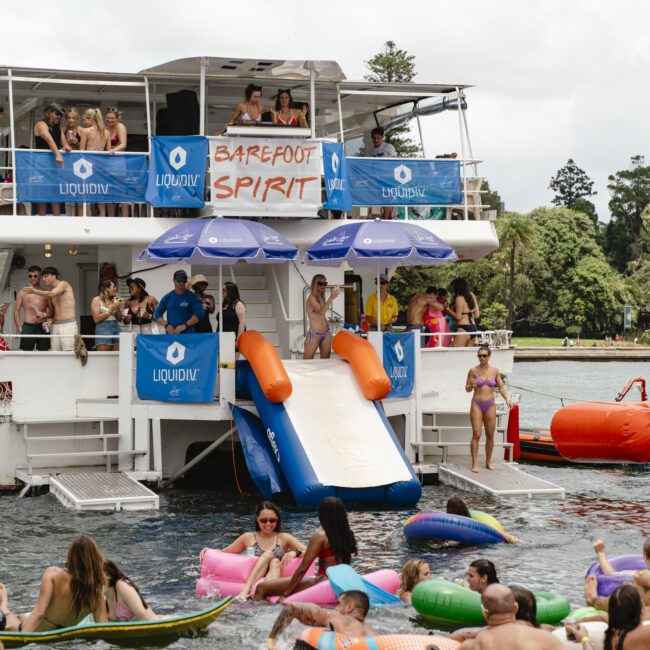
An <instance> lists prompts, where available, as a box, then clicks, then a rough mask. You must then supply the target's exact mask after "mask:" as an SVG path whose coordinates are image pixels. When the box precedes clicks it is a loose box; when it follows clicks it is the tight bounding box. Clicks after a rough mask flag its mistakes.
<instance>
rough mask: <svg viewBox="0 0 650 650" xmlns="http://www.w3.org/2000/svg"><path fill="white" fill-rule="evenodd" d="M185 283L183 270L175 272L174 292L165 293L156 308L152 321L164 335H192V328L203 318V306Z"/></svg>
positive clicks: (186, 278) (186, 279)
mask: <svg viewBox="0 0 650 650" xmlns="http://www.w3.org/2000/svg"><path fill="white" fill-rule="evenodd" d="M187 283H188V277H187V273H186V272H185V271H183V269H179V270H178V271H176V273H174V290H173V291H170V292H169V293H166V294H165V295H164V296H163V297H162V300H161V301H160V302H159V303H158V306H157V307H156V311H155V312H154V315H153V317H154V320H155V321H156V322H157V323H158V324H159V325H162V327H164V328H165V333H166V334H193V333H194V326H195V325H196V324H197V323H198V322H199V321H200V320H201V318H203V304H202V303H201V301H200V300H199V297H198V296H197V295H196V294H195V293H194V292H192V291H190V290H189V289H188V288H187ZM165 312H166V313H167V319H166V320H165V318H163V314H164V313H165Z"/></svg>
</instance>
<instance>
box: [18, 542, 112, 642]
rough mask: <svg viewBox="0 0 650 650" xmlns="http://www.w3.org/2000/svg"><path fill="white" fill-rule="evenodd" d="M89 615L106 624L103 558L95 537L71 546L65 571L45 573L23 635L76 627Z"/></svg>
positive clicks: (53, 570) (49, 570)
mask: <svg viewBox="0 0 650 650" xmlns="http://www.w3.org/2000/svg"><path fill="white" fill-rule="evenodd" d="M88 614H92V615H93V618H94V620H95V622H96V623H104V622H105V621H106V620H107V614H106V598H104V558H103V557H102V554H101V552H100V551H99V548H97V544H95V540H93V538H92V537H89V536H88V535H79V536H78V537H76V538H75V539H74V540H73V542H72V544H70V548H69V549H68V556H67V559H66V563H65V569H61V568H59V567H54V566H51V567H48V568H47V569H45V572H44V573H43V579H42V580H41V588H40V591H39V593H38V599H37V600H36V604H35V605H34V609H33V610H32V613H31V614H30V615H29V618H28V619H27V620H26V621H25V623H23V625H22V632H47V631H49V630H60V629H61V628H64V627H71V626H73V625H77V624H78V623H79V622H80V621H81V620H82V619H84V618H86V616H88Z"/></svg>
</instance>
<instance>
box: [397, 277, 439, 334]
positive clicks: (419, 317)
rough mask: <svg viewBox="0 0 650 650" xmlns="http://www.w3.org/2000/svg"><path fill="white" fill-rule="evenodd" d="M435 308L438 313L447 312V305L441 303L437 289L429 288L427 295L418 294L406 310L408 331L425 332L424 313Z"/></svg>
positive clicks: (410, 301)
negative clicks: (430, 308)
mask: <svg viewBox="0 0 650 650" xmlns="http://www.w3.org/2000/svg"><path fill="white" fill-rule="evenodd" d="M429 307H433V308H434V309H437V310H438V311H441V312H443V314H444V312H445V307H446V305H443V304H442V303H440V302H439V299H438V296H437V289H436V288H435V287H428V288H427V290H426V292H425V293H416V294H415V295H414V296H413V297H412V298H411V299H410V300H409V304H408V307H407V309H406V331H407V332H410V331H411V330H415V331H417V332H422V331H424V330H423V328H424V312H425V311H426V310H427V309H428V308H429Z"/></svg>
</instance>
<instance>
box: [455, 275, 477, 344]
mask: <svg viewBox="0 0 650 650" xmlns="http://www.w3.org/2000/svg"><path fill="white" fill-rule="evenodd" d="M451 289H452V291H453V292H454V296H455V298H454V307H453V309H452V308H451V307H448V308H447V314H449V315H450V316H451V317H452V318H454V319H455V320H456V336H454V346H453V347H455V348H464V347H469V346H471V345H474V338H475V336H476V333H477V332H478V327H477V326H476V319H477V318H478V317H479V316H480V315H481V312H480V311H479V308H478V302H477V301H476V296H475V295H474V294H473V293H472V292H471V291H470V290H469V285H468V284H467V280H465V279H463V278H456V279H455V280H454V281H453V282H452V283H451Z"/></svg>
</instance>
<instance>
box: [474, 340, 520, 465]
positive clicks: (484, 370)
mask: <svg viewBox="0 0 650 650" xmlns="http://www.w3.org/2000/svg"><path fill="white" fill-rule="evenodd" d="M491 354H492V353H491V352H490V347H489V346H488V345H480V346H479V348H478V366H474V367H473V368H472V369H471V370H470V371H469V372H468V373H467V382H466V383H465V390H466V391H467V392H468V393H471V392H472V391H474V395H473V396H472V405H471V407H470V410H469V418H470V421H471V423H472V442H471V443H470V451H471V453H472V472H478V471H479V470H478V443H479V440H480V439H481V429H482V428H483V426H485V467H487V468H488V469H494V467H493V465H492V449H493V447H494V428H495V426H496V420H497V407H496V402H495V400H494V389H495V388H498V389H499V392H500V393H501V395H502V396H503V399H504V400H505V401H506V404H507V405H508V408H510V395H509V394H508V391H507V389H506V387H505V385H504V384H503V380H502V379H501V373H500V372H499V369H498V368H495V367H494V366H491V365H490V355H491Z"/></svg>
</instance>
